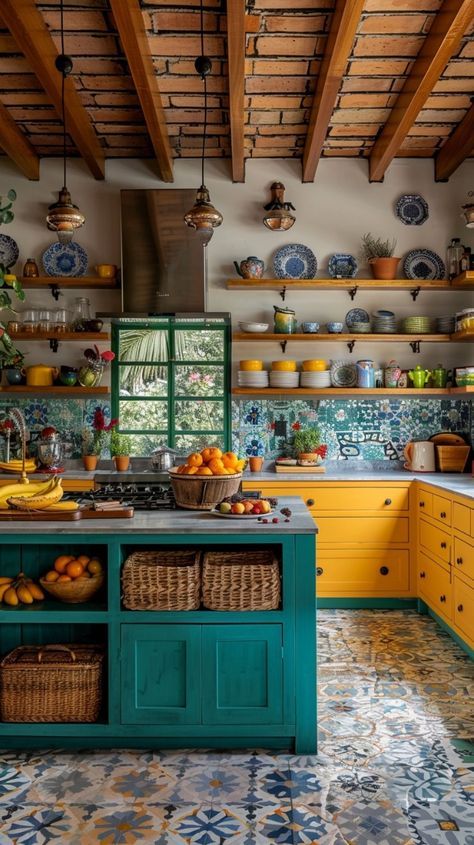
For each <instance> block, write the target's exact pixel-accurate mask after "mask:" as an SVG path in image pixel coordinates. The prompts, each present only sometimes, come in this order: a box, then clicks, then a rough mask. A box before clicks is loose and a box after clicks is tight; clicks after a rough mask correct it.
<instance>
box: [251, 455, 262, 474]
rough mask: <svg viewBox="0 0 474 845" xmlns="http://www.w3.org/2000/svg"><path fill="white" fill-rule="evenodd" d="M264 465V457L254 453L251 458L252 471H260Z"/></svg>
mask: <svg viewBox="0 0 474 845" xmlns="http://www.w3.org/2000/svg"><path fill="white" fill-rule="evenodd" d="M262 466H263V458H261V457H260V456H257V455H252V456H251V457H250V458H249V467H250V472H260V470H261V469H262Z"/></svg>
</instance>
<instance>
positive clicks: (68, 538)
mask: <svg viewBox="0 0 474 845" xmlns="http://www.w3.org/2000/svg"><path fill="white" fill-rule="evenodd" d="M282 507H288V508H290V509H291V511H292V516H291V518H290V520H289V521H288V522H285V518H284V516H282V515H281V513H280V509H281V508H282ZM276 515H278V522H277V523H273V522H272V521H271V519H270V521H269V522H268V523H267V524H265V523H262V522H259V521H257V520H256V519H225V518H218V517H216V516H214V515H212V514H209V513H208V512H202V511H185V510H176V511H160V512H141V513H137V514H136V515H135V517H134V518H133V519H110V518H104V519H101V520H87V521H86V520H84V521H82V522H79V523H74V522H54V521H53V520H52V521H51V522H30V521H28V520H27V519H25V520H22V521H21V522H2V524H1V525H0V535H1V547H0V574H1V575H9V576H13V575H15V574H16V573H17V572H18V571H19V569H20V568H21V569H22V570H23V571H25V572H26V573H27V575H28V576H29V577H32V578H35V579H36V578H38V577H39V576H40V575H41V574H43V573H44V572H46V571H47V570H48V569H50V568H51V566H52V563H53V561H54V560H55V558H56V557H57V556H58V555H61V554H73V555H79V554H89V555H90V553H93V554H94V556H97V557H99V558H100V559H101V560H102V561H103V563H104V565H105V570H106V586H105V588H104V590H103V593H98V594H96V595H95V596H93V597H92V598H91V599H90V600H89V601H88V602H87V603H86V604H64V603H61V602H59V601H57V600H55V599H53V598H52V597H48V598H47V599H46V600H45V601H43V602H40V603H35V604H33V605H30V606H25V605H20V606H19V607H7V606H6V605H4V604H2V605H0V653H1V657H2V658H3V657H4V656H5V655H6V654H8V653H9V652H10V651H11V650H12V649H14V648H16V647H17V646H19V645H25V644H26V645H36V644H51V643H90V644H92V643H94V644H95V643H97V644H100V645H101V646H103V648H104V650H105V662H104V672H103V681H102V686H103V697H102V709H101V715H100V717H99V720H98V721H97V722H94V723H73V722H71V723H69V722H68V723H66V722H59V723H20V722H8V723H7V722H2V723H0V747H16V748H20V747H22V748H25V747H41V746H43V747H44V746H45V745H47V746H61V747H97V748H100V747H113V746H116V747H124V746H128V747H161V748H165V747H166V748H167V747H183V746H186V747H214V748H239V747H248V746H253V747H254V746H256V745H258V746H259V747H271V748H288V749H290V750H293V751H295V752H296V753H298V754H312V753H314V752H315V751H316V724H317V720H316V599H315V566H314V561H315V543H316V533H317V528H316V526H315V524H314V521H313V519H312V517H311V515H310V514H309V512H308V511H307V509H306V507H305V506H304V504H303V502H302V500H301V499H298V498H285V499H280V500H279V503H278V508H277V510H276V512H275V516H276ZM160 549H163V550H164V549H187V550H188V549H195V550H197V551H202V552H206V551H212V550H227V551H228V550H229V549H239V550H249V551H250V550H261V549H267V550H268V549H271V550H272V551H273V553H274V556H275V557H276V559H277V561H278V566H279V573H280V578H281V600H280V604H279V607H278V608H277V609H275V610H265V611H258V610H254V611H216V610H207V609H204V608H203V609H199V610H187V611H149V610H140V611H137V610H133V611H132V610H127V609H126V608H125V607H124V606H123V601H122V595H121V571H122V567H123V564H124V562H125V560H126V559H127V558H128V557H129V555H130V554H131V553H132V552H134V551H138V550H151V551H153V550H160Z"/></svg>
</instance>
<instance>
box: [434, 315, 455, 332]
mask: <svg viewBox="0 0 474 845" xmlns="http://www.w3.org/2000/svg"><path fill="white" fill-rule="evenodd" d="M455 324H456V320H455V319H454V317H453V316H452V315H451V314H447V315H446V316H445V317H436V331H437V332H439V333H440V334H453V332H454V331H455Z"/></svg>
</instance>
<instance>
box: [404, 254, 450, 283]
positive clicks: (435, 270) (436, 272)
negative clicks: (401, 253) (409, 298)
mask: <svg viewBox="0 0 474 845" xmlns="http://www.w3.org/2000/svg"><path fill="white" fill-rule="evenodd" d="M403 270H404V272H405V276H406V277H407V279H444V278H445V276H446V269H445V266H444V262H443V261H442V259H441V258H440V257H439V255H437V254H436V252H432V251H431V249H412V250H411V252H409V253H408V254H407V255H406V256H405V260H404V262H403Z"/></svg>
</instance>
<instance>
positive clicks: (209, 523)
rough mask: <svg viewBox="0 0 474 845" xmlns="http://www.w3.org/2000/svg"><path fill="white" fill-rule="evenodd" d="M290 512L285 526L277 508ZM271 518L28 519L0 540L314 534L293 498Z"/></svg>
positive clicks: (7, 526) (4, 526)
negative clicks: (264, 520) (44, 536)
mask: <svg viewBox="0 0 474 845" xmlns="http://www.w3.org/2000/svg"><path fill="white" fill-rule="evenodd" d="M285 507H287V508H290V510H291V512H292V515H291V518H290V521H289V522H285V521H284V520H285V518H284V516H282V514H281V513H280V509H281V508H285ZM273 516H275V517H276V516H278V523H273V522H272V521H271V520H272V516H270V517H265V518H267V519H269V522H268V523H266V524H265V523H262V522H259V521H258V520H257V519H255V518H248V517H247V518H242V519H235V518H223V517H218V516H214V515H213V514H211V513H209V511H187V510H174V511H153V512H151V513H150V511H137V512H136V513H135V516H134V517H133V518H132V519H110V517H106V516H105V517H104V519H84V520H77V521H71V522H57V521H56V522H55V521H54V520H53V519H51V521H49V520H48V521H47V522H39V521H38V522H32V521H30V520H28V518H26V519H24V520H15V521H14V522H13V521H12V522H7V521H2V522H1V523H0V536H6V535H11V534H13V535H20V534H21V535H25V534H54V535H68V534H81V535H87V534H112V535H116V536H119V535H124V534H130V535H131V536H133V535H135V536H136V535H137V534H175V535H178V536H182V537H183V539H185V538H186V537H188V536H190V535H196V534H214V535H217V536H219V535H236V536H239V535H242V534H243V533H244V532H245V534H246V535H252V536H255V537H258V540H259V542H260V541H261V542H265V539H266V538H267V537H269V536H271V537H274V536H275V535H279V536H284V535H288V534H316V533H317V530H318V529H317V527H316V525H315V523H314V521H313V518H312V517H311V514H310V513H309V511H308V510H307V508H306V506H305V504H304V503H303V500H302V499H300V498H299V497H297V496H288V497H286V496H285V497H284V498H281V497H279V499H278V508H277V509H276V510H275V514H273Z"/></svg>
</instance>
